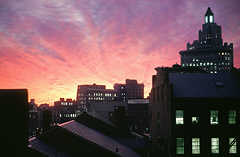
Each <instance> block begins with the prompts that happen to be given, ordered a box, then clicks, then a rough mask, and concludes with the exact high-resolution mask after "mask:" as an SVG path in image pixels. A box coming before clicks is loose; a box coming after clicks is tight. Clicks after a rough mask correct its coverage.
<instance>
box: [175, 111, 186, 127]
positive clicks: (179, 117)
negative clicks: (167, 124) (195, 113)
mask: <svg viewBox="0 0 240 157" xmlns="http://www.w3.org/2000/svg"><path fill="white" fill-rule="evenodd" d="M183 121H184V119H183V110H176V124H183Z"/></svg>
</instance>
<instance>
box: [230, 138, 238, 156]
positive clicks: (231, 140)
mask: <svg viewBox="0 0 240 157" xmlns="http://www.w3.org/2000/svg"><path fill="white" fill-rule="evenodd" d="M233 140H234V138H229V145H230V144H231V143H232V142H233ZM229 153H230V154H236V153H237V143H236V141H235V142H234V143H233V145H232V146H231V147H230V149H229Z"/></svg>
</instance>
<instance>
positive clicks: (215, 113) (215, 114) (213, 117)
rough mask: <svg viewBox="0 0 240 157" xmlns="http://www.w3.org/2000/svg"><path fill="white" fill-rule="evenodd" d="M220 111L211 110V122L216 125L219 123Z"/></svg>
mask: <svg viewBox="0 0 240 157" xmlns="http://www.w3.org/2000/svg"><path fill="white" fill-rule="evenodd" d="M218 123H219V122H218V111H216V110H213V111H210V124H212V125H215V124H218Z"/></svg>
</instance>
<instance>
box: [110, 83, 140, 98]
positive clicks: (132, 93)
mask: <svg viewBox="0 0 240 157" xmlns="http://www.w3.org/2000/svg"><path fill="white" fill-rule="evenodd" d="M114 90H115V91H116V92H117V99H118V100H120V101H124V102H127V100H128V99H143V98H144V84H142V83H138V82H137V80H130V79H126V83H125V84H119V83H116V84H114Z"/></svg>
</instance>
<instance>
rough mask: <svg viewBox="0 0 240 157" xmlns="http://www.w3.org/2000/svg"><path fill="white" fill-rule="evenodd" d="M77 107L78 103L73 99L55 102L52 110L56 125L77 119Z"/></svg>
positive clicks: (62, 99) (61, 99)
mask: <svg viewBox="0 0 240 157" xmlns="http://www.w3.org/2000/svg"><path fill="white" fill-rule="evenodd" d="M77 107H78V106H77V103H76V101H75V100H72V99H66V100H65V99H64V98H60V100H59V101H55V102H54V106H53V109H52V111H53V119H54V120H53V121H54V123H63V122H66V121H69V120H73V119H75V118H76V117H77V115H78V113H77Z"/></svg>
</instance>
